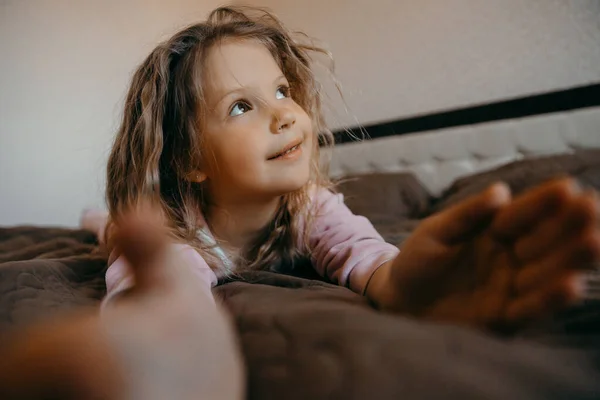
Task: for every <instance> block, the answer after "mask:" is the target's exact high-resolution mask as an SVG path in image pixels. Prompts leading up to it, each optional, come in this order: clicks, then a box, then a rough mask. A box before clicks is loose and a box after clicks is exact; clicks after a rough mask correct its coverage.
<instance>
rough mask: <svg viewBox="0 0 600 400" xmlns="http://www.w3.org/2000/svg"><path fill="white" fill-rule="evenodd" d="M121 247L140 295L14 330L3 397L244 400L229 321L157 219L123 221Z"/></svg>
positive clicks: (1, 381)
mask: <svg viewBox="0 0 600 400" xmlns="http://www.w3.org/2000/svg"><path fill="white" fill-rule="evenodd" d="M115 242H116V244H117V246H118V248H119V251H120V252H121V254H123V256H124V257H125V258H126V259H127V261H128V263H129V264H130V265H131V267H132V269H133V270H134V274H135V280H136V285H135V287H134V289H133V290H132V291H131V292H130V293H128V294H127V296H125V297H123V298H121V299H118V300H117V301H115V302H114V304H111V305H109V306H108V307H106V308H105V309H104V310H103V311H102V313H101V314H100V315H98V314H97V313H90V312H86V313H83V314H81V313H80V314H76V315H73V316H68V317H67V316H65V317H64V318H61V319H57V320H55V321H52V322H49V323H42V324H39V325H36V326H32V327H30V328H28V329H27V330H22V331H18V332H16V335H15V336H14V338H13V340H12V341H11V342H10V346H9V347H8V348H7V349H8V352H6V353H5V354H4V356H3V359H2V360H0V398H2V399H13V398H14V399H17V398H19V399H20V398H31V399H36V398H40V399H41V398H48V397H52V398H63V399H92V398H106V399H167V398H169V399H195V398H207V399H209V398H219V399H232V400H233V399H241V398H242V397H243V396H244V377H243V363H242V360H241V357H240V355H239V352H238V348H237V343H236V341H235V339H234V333H233V329H232V327H231V326H230V321H229V320H228V318H227V317H226V315H225V314H224V312H223V311H222V310H221V309H220V308H219V307H218V306H215V304H214V302H213V301H212V299H208V298H207V295H206V294H205V293H203V291H201V290H198V286H196V285H195V282H196V280H197V278H196V277H195V275H194V274H193V272H192V270H191V268H189V267H188V266H187V265H186V263H185V261H184V260H183V259H181V258H180V257H179V256H178V254H177V252H176V251H173V250H172V248H173V247H172V246H169V245H168V238H167V235H166V233H165V231H164V229H163V226H162V223H161V220H160V218H158V217H157V214H152V213H150V214H148V213H146V212H142V213H137V214H133V215H130V216H128V217H127V218H126V219H124V220H122V221H119V229H118V231H117V237H116V240H115Z"/></svg>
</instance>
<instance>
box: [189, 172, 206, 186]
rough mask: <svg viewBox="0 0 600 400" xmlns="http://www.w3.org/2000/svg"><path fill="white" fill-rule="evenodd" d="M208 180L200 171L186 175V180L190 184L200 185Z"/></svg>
mask: <svg viewBox="0 0 600 400" xmlns="http://www.w3.org/2000/svg"><path fill="white" fill-rule="evenodd" d="M206 178H208V176H207V175H206V174H205V173H204V172H202V171H198V170H196V171H192V172H190V173H189V174H188V176H187V179H188V181H190V182H194V183H202V182H204V181H205V180H206Z"/></svg>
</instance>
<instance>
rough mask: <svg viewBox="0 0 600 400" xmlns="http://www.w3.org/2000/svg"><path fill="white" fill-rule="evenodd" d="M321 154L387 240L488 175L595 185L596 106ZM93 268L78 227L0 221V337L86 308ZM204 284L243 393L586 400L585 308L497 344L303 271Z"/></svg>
mask: <svg viewBox="0 0 600 400" xmlns="http://www.w3.org/2000/svg"><path fill="white" fill-rule="evenodd" d="M332 156H333V158H332V164H331V173H332V175H333V176H334V177H335V178H344V179H343V180H342V181H341V183H340V187H339V190H340V191H341V192H342V193H344V194H345V197H346V201H347V204H348V205H349V207H350V208H351V209H352V210H353V211H354V212H356V213H360V214H363V215H366V216H367V217H368V218H370V219H371V221H372V222H373V224H374V225H375V226H376V227H377V228H378V230H379V231H380V232H381V233H382V235H383V236H384V238H385V239H386V240H388V241H390V242H392V243H395V244H398V243H401V242H402V240H404V238H406V236H407V235H409V234H410V232H411V231H412V229H414V227H415V226H416V225H417V224H418V223H419V221H420V220H421V219H422V218H425V217H427V216H428V215H430V214H431V213H433V212H435V211H438V210H441V209H443V208H444V207H447V206H449V205H450V204H454V203H455V202H457V201H460V200H461V199H463V198H465V197H466V196H468V195H470V194H473V193H476V192H477V191H479V190H481V189H482V188H484V187H486V186H487V185H489V184H490V183H491V182H493V181H496V180H504V181H506V182H507V183H508V184H509V185H510V186H511V187H512V189H513V190H514V191H515V192H517V193H518V192H520V191H523V190H525V189H527V188H528V187H531V186H532V185H534V184H537V183H540V182H542V181H544V180H546V179H549V178H551V177H554V176H556V175H560V174H570V175H573V176H575V177H577V178H578V179H579V180H580V181H581V182H582V183H583V184H584V185H588V186H591V187H595V188H597V189H600V107H586V108H581V109H576V110H569V111H562V112H553V113H548V114H544V115H537V116H528V117H522V118H512V119H505V120H502V121H492V122H485V123H479V124H470V125H464V126H460V127H453V128H447V129H436V130H432V131H426V132H419V133H414V134H403V135H392V136H388V137H384V138H378V139H376V140H368V141H364V142H360V143H345V144H341V145H339V146H338V147H337V148H336V149H335V150H334V152H333V154H332ZM367 194H368V197H367ZM374 205H376V206H374ZM105 269H106V259H104V257H103V256H102V255H101V254H100V253H99V252H98V249H97V241H96V238H95V237H94V235H93V234H91V233H89V232H86V231H82V230H77V229H65V228H46V227H36V226H18V227H2V228H0V334H1V333H2V332H4V331H7V330H9V329H12V328H15V327H19V326H23V325H24V324H27V323H30V322H32V321H36V320H39V319H41V318H50V317H52V316H54V315H56V314H57V313H60V312H62V311H66V310H72V309H74V308H82V307H91V308H93V307H96V306H97V304H98V302H99V301H100V299H101V298H102V296H103V295H104V293H105V287H104V279H103V274H104V271H105ZM214 292H215V295H216V297H217V298H218V299H220V301H222V302H223V303H224V304H225V306H226V307H227V308H228V309H229V310H230V311H231V313H232V314H233V316H234V319H235V323H236V326H237V329H238V332H239V335H240V340H241V344H242V349H243V353H244V356H245V358H246V361H247V365H248V388H249V392H248V397H249V398H251V399H396V398H404V399H411V398H427V399H429V398H468V399H472V398H482V399H507V398H510V399H517V398H519V399H520V398H523V399H550V398H557V399H558V398H569V399H585V398H590V399H592V398H600V364H599V362H598V361H599V360H600V358H599V357H598V356H599V355H600V353H599V352H598V349H600V346H599V345H600V340H599V339H600V306H597V305H596V304H595V303H593V302H591V303H586V304H583V305H582V306H581V307H577V308H573V309H571V310H568V311H567V312H565V313H564V314H561V315H557V316H555V317H554V318H553V319H552V320H548V321H543V322H542V323H540V324H538V325H535V326H532V327H531V328H530V329H527V330H525V331H523V332H521V333H520V334H519V335H518V336H517V337H514V338H510V339H506V338H500V337H495V336H492V335H489V334H485V333H481V332H476V331H472V330H469V329H464V328H459V327H453V326H448V325H441V324H439V325H438V324H433V323H424V322H420V321H415V320H412V319H410V318H403V317H398V316H391V315H386V314H383V313H378V312H376V311H374V310H373V309H371V307H370V306H369V305H368V304H367V303H366V302H365V301H364V299H363V298H361V297H360V296H357V295H355V294H353V293H352V292H350V291H349V290H348V289H346V288H341V287H337V286H334V285H331V284H329V283H327V282H325V281H323V280H320V279H317V278H316V277H314V276H311V275H310V273H309V272H308V269H307V270H303V271H301V272H299V273H296V274H277V273H274V272H272V271H255V272H248V273H245V274H243V275H242V276H241V277H240V278H239V279H236V280H235V281H224V282H221V283H220V285H219V286H217V287H216V288H215V289H214Z"/></svg>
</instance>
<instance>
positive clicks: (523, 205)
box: [492, 179, 580, 241]
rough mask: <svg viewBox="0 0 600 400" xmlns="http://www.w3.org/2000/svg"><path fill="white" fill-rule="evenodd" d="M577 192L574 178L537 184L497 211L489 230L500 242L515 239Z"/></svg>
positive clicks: (577, 188) (577, 187)
mask: <svg viewBox="0 0 600 400" xmlns="http://www.w3.org/2000/svg"><path fill="white" fill-rule="evenodd" d="M578 193H580V189H579V186H578V185H577V183H576V182H575V181H574V180H573V179H560V180H553V181H551V182H549V183H546V184H543V185H540V186H538V187H537V188H535V189H532V190H530V191H529V192H527V193H525V194H523V195H521V196H519V197H517V198H515V200H514V201H513V202H512V203H511V204H510V205H509V206H508V207H506V208H505V209H503V210H502V211H501V212H499V213H498V216H497V217H496V219H495V220H494V223H493V225H492V231H493V232H494V234H495V235H496V236H497V237H498V238H499V239H501V240H504V241H507V240H514V239H515V238H516V237H517V236H519V235H522V234H523V233H524V232H528V231H529V230H530V229H531V227H533V226H536V224H537V223H538V222H539V221H540V220H541V219H543V218H545V217H547V216H548V214H549V213H551V212H552V211H554V210H557V209H558V208H560V206H561V205H563V204H565V202H567V201H568V200H569V199H571V198H572V197H573V196H575V195H577V194H578Z"/></svg>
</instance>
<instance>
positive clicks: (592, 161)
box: [431, 149, 600, 213]
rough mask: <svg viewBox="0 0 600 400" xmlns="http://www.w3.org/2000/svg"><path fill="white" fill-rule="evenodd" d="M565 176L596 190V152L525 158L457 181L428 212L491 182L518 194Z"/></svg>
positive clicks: (599, 154)
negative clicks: (505, 185) (506, 185)
mask: <svg viewBox="0 0 600 400" xmlns="http://www.w3.org/2000/svg"><path fill="white" fill-rule="evenodd" d="M566 175H569V176H572V177H573V178H575V179H577V180H578V181H579V182H580V183H581V184H582V185H584V186H589V187H593V188H596V189H600V149H587V150H578V151H576V152H574V153H570V154H561V155H554V156H545V157H535V158H527V159H524V160H519V161H515V162H512V163H510V164H507V165H505V166H502V167H499V168H496V169H493V170H491V171H487V172H482V173H479V174H475V175H471V176H468V177H465V178H461V179H459V180H457V181H456V182H454V183H453V184H452V186H450V188H449V189H448V190H446V191H445V192H444V193H443V194H442V196H440V198H439V199H438V200H437V201H436V202H435V204H434V205H433V207H432V208H431V213H434V212H437V211H440V210H442V209H444V208H446V207H448V206H450V205H453V204H456V203H458V202H460V201H462V200H464V199H466V198H467V197H469V196H471V195H474V194H476V193H479V192H481V191H482V190H485V189H486V188H487V187H488V186H489V185H491V184H492V183H494V182H498V181H503V182H505V183H507V184H508V185H509V186H510V188H511V190H512V191H513V194H519V193H521V192H523V191H524V190H527V189H529V188H531V187H533V186H536V185H539V184H541V183H542V182H544V181H547V180H549V179H552V178H556V177H559V176H566Z"/></svg>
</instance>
